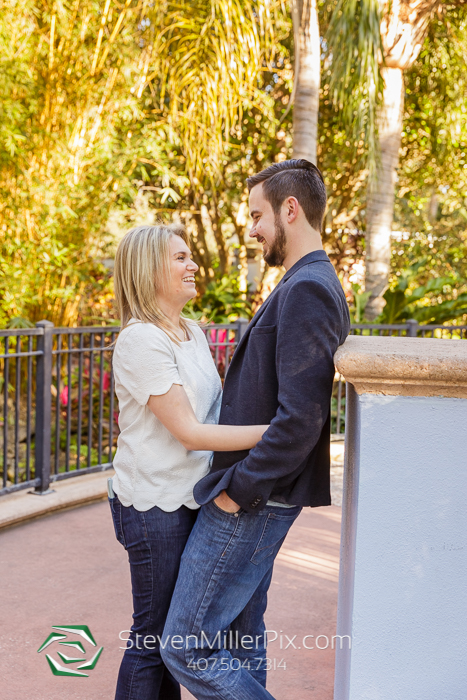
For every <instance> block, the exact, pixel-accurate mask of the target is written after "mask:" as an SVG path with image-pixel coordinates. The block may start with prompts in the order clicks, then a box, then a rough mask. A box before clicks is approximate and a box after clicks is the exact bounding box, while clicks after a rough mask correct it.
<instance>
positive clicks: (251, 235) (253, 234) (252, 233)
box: [248, 226, 256, 238]
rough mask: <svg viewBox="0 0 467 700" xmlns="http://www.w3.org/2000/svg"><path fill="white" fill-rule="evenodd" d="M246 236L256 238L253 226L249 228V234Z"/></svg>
mask: <svg viewBox="0 0 467 700" xmlns="http://www.w3.org/2000/svg"><path fill="white" fill-rule="evenodd" d="M248 235H249V237H250V238H256V231H255V227H254V226H252V227H251V228H250V232H249V234H248Z"/></svg>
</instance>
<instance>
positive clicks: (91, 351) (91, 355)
mask: <svg viewBox="0 0 467 700" xmlns="http://www.w3.org/2000/svg"><path fill="white" fill-rule="evenodd" d="M93 370H94V333H92V332H91V333H90V335H89V392H88V397H89V410H88V459H87V465H88V467H90V466H91V450H92V408H93V406H92V403H93V388H94V387H93V380H94V376H93Z"/></svg>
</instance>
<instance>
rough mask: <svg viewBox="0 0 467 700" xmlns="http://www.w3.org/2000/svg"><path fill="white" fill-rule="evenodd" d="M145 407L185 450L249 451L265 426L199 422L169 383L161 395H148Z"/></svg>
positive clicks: (182, 392)
mask: <svg viewBox="0 0 467 700" xmlns="http://www.w3.org/2000/svg"><path fill="white" fill-rule="evenodd" d="M148 406H149V408H150V409H151V411H152V412H153V413H154V415H155V416H156V418H158V419H159V420H160V422H161V423H162V424H163V425H164V426H165V427H166V428H167V430H168V431H169V432H170V433H172V435H173V436H174V438H176V439H177V440H178V441H179V442H181V444H182V445H183V447H184V448H185V449H186V450H213V451H216V452H231V451H234V450H249V449H251V448H252V447H254V446H255V445H256V443H257V442H259V441H260V440H261V437H262V435H263V433H264V432H265V431H266V430H267V429H268V427H269V426H268V425H210V424H206V423H200V422H199V421H198V419H197V418H196V416H195V414H194V411H193V408H192V407H191V404H190V401H189V399H188V396H187V395H186V392H185V389H184V388H183V387H182V386H180V385H179V384H172V386H171V387H170V389H169V391H168V392H167V393H166V394H162V395H161V396H150V397H149V401H148Z"/></svg>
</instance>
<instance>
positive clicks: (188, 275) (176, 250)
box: [164, 236, 198, 306]
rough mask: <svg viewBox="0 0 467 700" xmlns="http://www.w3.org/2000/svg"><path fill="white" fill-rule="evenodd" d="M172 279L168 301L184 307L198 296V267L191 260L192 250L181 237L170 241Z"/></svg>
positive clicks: (168, 290)
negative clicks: (196, 273) (196, 279)
mask: <svg viewBox="0 0 467 700" xmlns="http://www.w3.org/2000/svg"><path fill="white" fill-rule="evenodd" d="M169 259H170V278H169V284H168V289H167V293H166V294H165V295H164V296H166V298H167V300H168V301H170V302H172V303H176V304H177V305H178V304H181V305H182V306H184V305H185V304H186V303H187V302H188V301H190V299H193V297H195V296H196V285H195V272H197V271H198V265H197V264H196V263H195V262H194V261H193V260H192V259H191V250H190V249H189V248H188V246H187V244H186V243H185V241H184V240H183V239H182V238H180V236H172V237H171V238H170V241H169Z"/></svg>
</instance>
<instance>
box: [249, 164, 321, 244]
mask: <svg viewBox="0 0 467 700" xmlns="http://www.w3.org/2000/svg"><path fill="white" fill-rule="evenodd" d="M246 182H247V185H248V190H249V191H251V190H252V189H253V187H255V186H256V185H259V184H260V183H261V182H262V183H263V193H264V196H265V198H266V199H267V201H268V202H269V203H270V205H271V206H272V209H273V211H274V214H276V215H277V214H279V212H280V208H281V206H282V204H283V202H284V200H285V199H287V197H295V198H296V200H297V201H298V203H299V204H300V206H301V207H302V209H303V211H304V212H305V216H306V219H307V221H308V223H309V224H310V226H313V228H314V229H316V230H317V231H319V232H321V227H322V225H323V219H324V214H325V211H326V188H325V186H324V181H323V176H322V175H321V173H320V171H319V170H318V168H317V167H316V165H313V163H310V162H309V161H308V160H305V159H304V158H300V159H293V160H284V161H282V163H274V165H270V166H269V168H266V170H262V171H261V172H260V173H258V174H257V175H252V176H251V177H249V178H247V181H246Z"/></svg>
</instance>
